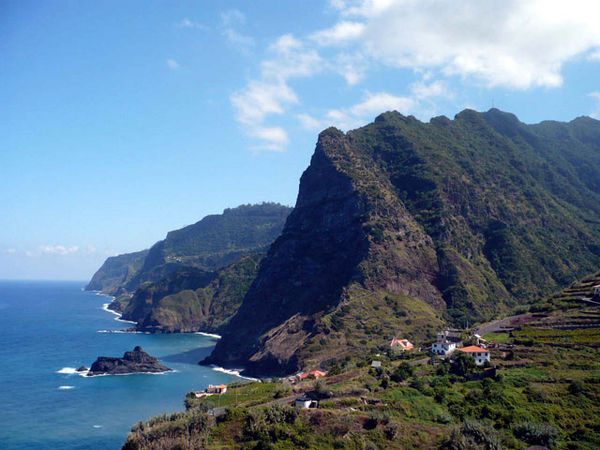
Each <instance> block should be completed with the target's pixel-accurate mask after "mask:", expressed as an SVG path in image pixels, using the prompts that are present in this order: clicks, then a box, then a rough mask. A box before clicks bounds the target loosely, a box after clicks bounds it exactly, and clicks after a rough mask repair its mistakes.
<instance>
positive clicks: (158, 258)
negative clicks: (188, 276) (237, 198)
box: [87, 203, 291, 295]
mask: <svg viewBox="0 0 600 450" xmlns="http://www.w3.org/2000/svg"><path fill="white" fill-rule="evenodd" d="M290 211H291V208H288V207H287V206H283V205H279V204H277V203H262V204H259V205H242V206H238V207H237V208H228V209H226V210H224V211H223V214H216V215H210V216H206V217H205V218H203V219H202V220H201V221H199V222H197V223H195V224H193V225H189V226H187V227H184V228H181V229H179V230H175V231H171V232H169V233H168V234H167V237H166V238H165V239H164V240H162V241H159V242H157V243H156V244H154V245H153V246H152V248H151V249H150V250H144V251H142V252H136V253H129V254H124V255H120V256H114V257H110V258H108V259H107V260H106V261H105V263H104V264H103V265H102V267H101V268H100V269H98V271H97V272H96V273H95V274H94V276H93V278H92V280H91V281H90V283H89V284H88V286H87V289H88V290H101V291H102V292H104V293H106V294H110V295H120V294H123V293H134V292H135V290H136V289H137V288H138V287H140V286H141V285H143V284H144V283H148V282H154V283H156V282H160V281H161V280H162V279H163V278H166V277H167V276H169V275H171V274H172V273H173V272H175V271H177V270H181V269H189V268H196V269H200V270H203V271H207V272H213V271H215V270H218V269H220V268H223V267H225V266H228V265H230V264H232V263H234V262H236V261H238V260H239V259H240V258H242V257H243V256H247V255H250V254H255V253H261V252H265V251H266V250H267V249H268V247H269V245H270V244H271V243H272V242H273V241H274V240H275V239H276V238H277V236H278V235H279V233H280V232H281V229H282V228H283V225H284V223H285V220H286V218H287V216H288V215H289V213H290Z"/></svg>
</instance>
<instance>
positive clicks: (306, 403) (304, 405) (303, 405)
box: [294, 395, 319, 409]
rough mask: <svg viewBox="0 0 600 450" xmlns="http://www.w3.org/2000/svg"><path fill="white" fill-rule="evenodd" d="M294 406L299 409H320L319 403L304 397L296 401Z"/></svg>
mask: <svg viewBox="0 0 600 450" xmlns="http://www.w3.org/2000/svg"><path fill="white" fill-rule="evenodd" d="M294 406H295V407H296V408H299V409H313V408H318V407H319V401H318V400H314V399H312V398H310V397H309V396H307V395H303V396H302V397H298V398H297V399H296V400H294Z"/></svg>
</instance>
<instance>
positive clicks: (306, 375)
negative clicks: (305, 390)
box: [295, 370, 327, 381]
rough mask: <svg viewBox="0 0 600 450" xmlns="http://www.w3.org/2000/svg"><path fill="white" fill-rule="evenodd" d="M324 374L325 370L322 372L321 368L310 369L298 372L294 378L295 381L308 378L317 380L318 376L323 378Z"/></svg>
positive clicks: (325, 373)
mask: <svg viewBox="0 0 600 450" xmlns="http://www.w3.org/2000/svg"><path fill="white" fill-rule="evenodd" d="M326 375H327V372H323V371H322V370H311V371H310V372H300V373H298V374H296V376H295V379H296V381H302V380H306V379H310V378H313V379H315V380H318V379H319V378H323V377H324V376H326Z"/></svg>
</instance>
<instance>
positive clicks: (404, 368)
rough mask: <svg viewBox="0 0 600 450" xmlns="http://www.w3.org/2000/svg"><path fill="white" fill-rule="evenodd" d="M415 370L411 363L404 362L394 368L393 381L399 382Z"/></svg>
mask: <svg viewBox="0 0 600 450" xmlns="http://www.w3.org/2000/svg"><path fill="white" fill-rule="evenodd" d="M413 371H414V370H413V367H412V366H411V365H410V364H408V363H406V362H403V363H402V364H400V365H399V366H398V367H396V370H394V372H393V373H392V376H391V377H390V378H391V379H392V381H395V382H396V383H399V382H401V381H404V380H406V379H407V378H409V377H411V376H412V374H413Z"/></svg>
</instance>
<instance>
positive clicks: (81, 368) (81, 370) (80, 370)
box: [77, 366, 90, 372]
mask: <svg viewBox="0 0 600 450" xmlns="http://www.w3.org/2000/svg"><path fill="white" fill-rule="evenodd" d="M88 370H90V369H88V368H87V367H85V366H81V367H80V368H79V369H77V372H87V371H88Z"/></svg>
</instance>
